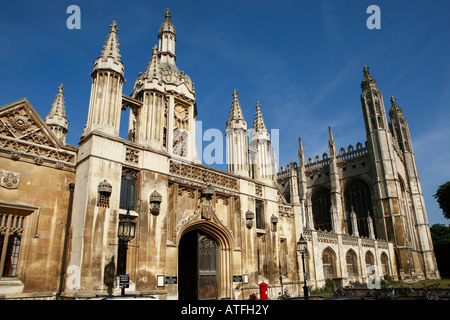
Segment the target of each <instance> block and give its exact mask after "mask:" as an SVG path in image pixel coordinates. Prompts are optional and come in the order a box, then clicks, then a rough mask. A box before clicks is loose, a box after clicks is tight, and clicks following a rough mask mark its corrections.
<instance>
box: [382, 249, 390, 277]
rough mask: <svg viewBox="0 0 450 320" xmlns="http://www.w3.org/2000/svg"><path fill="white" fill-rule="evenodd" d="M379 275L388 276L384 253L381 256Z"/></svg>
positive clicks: (386, 258) (387, 265) (386, 257)
mask: <svg viewBox="0 0 450 320" xmlns="http://www.w3.org/2000/svg"><path fill="white" fill-rule="evenodd" d="M381 273H382V275H383V276H385V275H388V274H389V258H388V256H387V254H386V253H384V252H383V253H382V254H381Z"/></svg>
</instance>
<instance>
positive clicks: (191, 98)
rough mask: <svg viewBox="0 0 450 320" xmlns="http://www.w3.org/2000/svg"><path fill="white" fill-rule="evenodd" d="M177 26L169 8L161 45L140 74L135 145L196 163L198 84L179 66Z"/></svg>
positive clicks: (132, 120) (133, 121)
mask: <svg viewBox="0 0 450 320" xmlns="http://www.w3.org/2000/svg"><path fill="white" fill-rule="evenodd" d="M175 41H176V34H175V27H174V25H173V24H172V20H171V13H170V11H169V9H167V10H166V12H165V19H164V22H163V23H162V25H161V26H160V28H159V33H158V45H157V46H156V45H155V46H154V47H153V53H152V56H151V58H150V62H149V64H148V66H147V70H146V71H145V73H144V74H140V75H139V77H138V79H137V80H136V83H135V85H134V90H133V93H132V94H131V98H133V99H136V100H138V101H140V102H141V103H142V108H141V110H140V111H139V112H140V114H139V117H136V116H135V114H133V113H130V124H133V126H134V127H133V128H132V129H130V130H134V136H135V142H137V143H140V144H143V145H145V146H149V147H151V148H154V149H157V150H161V151H166V152H168V153H169V154H170V155H171V156H173V157H175V158H180V159H182V160H184V161H186V160H187V161H192V162H193V161H196V159H197V158H198V157H197V152H196V149H195V117H196V116H197V105H196V97H195V89H194V85H193V83H192V81H191V79H190V78H189V76H188V75H186V74H185V73H184V72H183V71H180V70H179V69H178V67H177V66H176V55H175Z"/></svg>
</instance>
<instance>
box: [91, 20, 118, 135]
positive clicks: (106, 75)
mask: <svg viewBox="0 0 450 320" xmlns="http://www.w3.org/2000/svg"><path fill="white" fill-rule="evenodd" d="M110 27H111V31H110V32H109V35H108V38H107V40H106V42H105V45H104V46H103V50H102V52H101V54H100V57H98V59H97V60H95V62H94V70H93V71H92V73H91V77H92V85H91V98H90V101H89V113H88V119H87V122H86V129H85V130H84V132H83V137H84V136H85V135H89V133H90V132H92V131H93V130H99V131H102V132H104V133H107V134H111V135H114V136H119V130H120V115H121V112H122V88H123V83H124V82H125V79H124V77H123V75H124V67H123V63H122V61H121V60H120V54H119V38H118V37H117V31H118V30H119V28H118V27H117V23H116V22H115V21H113V23H112V24H111V25H110Z"/></svg>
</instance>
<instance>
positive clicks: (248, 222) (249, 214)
mask: <svg viewBox="0 0 450 320" xmlns="http://www.w3.org/2000/svg"><path fill="white" fill-rule="evenodd" d="M254 218H255V214H254V213H253V212H252V211H250V210H248V211H247V212H246V213H245V224H246V226H247V228H249V229H251V228H253V219H254Z"/></svg>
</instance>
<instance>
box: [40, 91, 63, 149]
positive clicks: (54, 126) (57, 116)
mask: <svg viewBox="0 0 450 320" xmlns="http://www.w3.org/2000/svg"><path fill="white" fill-rule="evenodd" d="M64 91H65V89H64V86H63V84H62V83H61V85H60V86H59V87H58V94H57V95H56V97H55V100H54V101H53V104H52V108H51V110H50V112H49V113H48V115H47V116H46V117H45V123H46V124H47V125H48V126H49V127H50V129H51V130H52V132H53V133H54V134H55V136H56V137H57V138H58V139H60V140H61V142H62V143H65V142H66V135H67V132H69V130H67V127H68V124H69V120H67V118H66V105H65V103H64Z"/></svg>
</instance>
